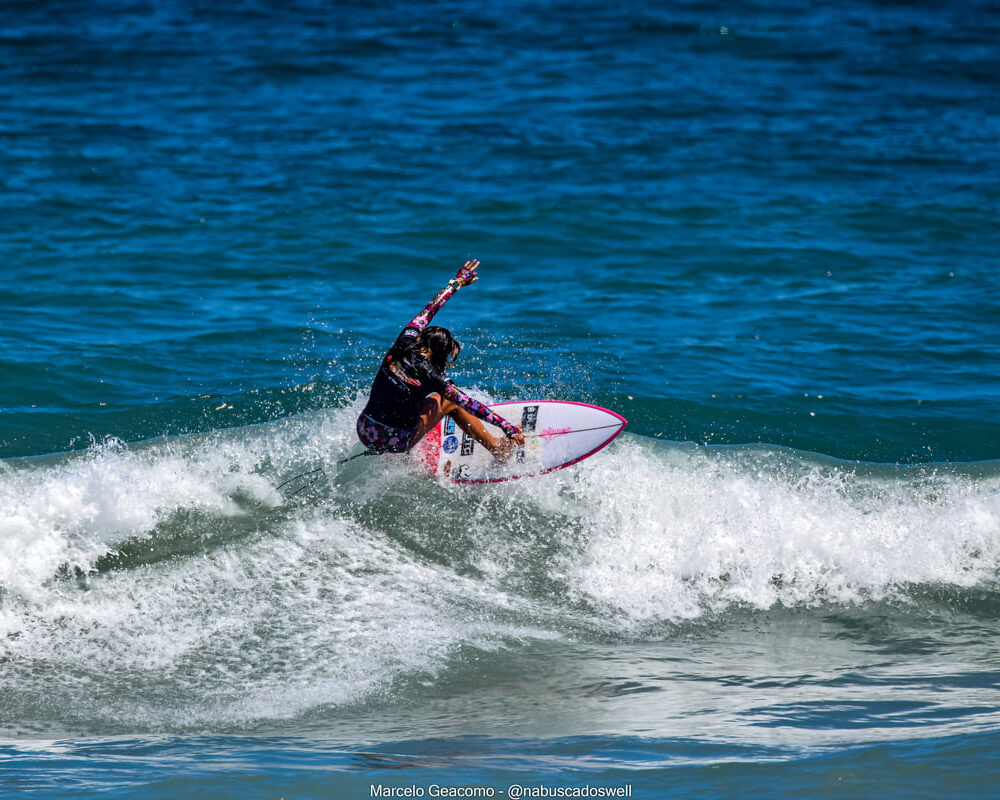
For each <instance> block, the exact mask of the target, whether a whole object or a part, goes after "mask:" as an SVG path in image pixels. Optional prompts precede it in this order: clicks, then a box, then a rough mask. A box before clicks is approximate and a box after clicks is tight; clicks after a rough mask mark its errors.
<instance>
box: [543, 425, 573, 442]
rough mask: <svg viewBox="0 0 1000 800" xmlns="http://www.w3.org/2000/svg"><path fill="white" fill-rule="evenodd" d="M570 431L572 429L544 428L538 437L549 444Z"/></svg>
mask: <svg viewBox="0 0 1000 800" xmlns="http://www.w3.org/2000/svg"><path fill="white" fill-rule="evenodd" d="M572 430H573V429H572V428H546V429H545V430H544V431H542V432H541V433H540V434H538V436H539V438H542V439H544V440H545V441H546V442H551V441H552V440H553V439H555V438H556V437H557V436H562V435H563V434H564V433H569V432H570V431H572Z"/></svg>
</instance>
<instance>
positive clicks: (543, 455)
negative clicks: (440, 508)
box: [417, 400, 626, 483]
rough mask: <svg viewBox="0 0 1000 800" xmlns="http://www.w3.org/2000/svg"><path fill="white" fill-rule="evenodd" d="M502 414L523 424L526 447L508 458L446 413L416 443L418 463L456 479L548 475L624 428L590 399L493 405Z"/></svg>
mask: <svg viewBox="0 0 1000 800" xmlns="http://www.w3.org/2000/svg"><path fill="white" fill-rule="evenodd" d="M490 408H492V409H494V410H495V411H496V412H497V413H498V414H499V415H500V416H502V417H503V418H504V419H509V420H510V421H511V422H514V423H515V424H518V425H520V427H521V430H522V432H523V433H524V438H525V442H524V447H517V448H516V449H515V451H514V452H513V453H512V454H511V456H510V458H509V459H507V461H506V462H503V463H501V462H499V461H497V460H496V459H495V458H494V457H493V456H492V455H491V454H490V453H489V451H488V450H486V448H485V447H483V446H482V445H481V444H479V443H478V442H476V441H475V440H474V439H472V437H470V436H468V435H467V434H466V433H465V432H464V431H462V430H461V429H457V430H456V428H455V424H454V420H452V419H451V418H450V417H447V418H445V419H444V420H443V421H442V422H441V423H440V424H438V426H437V427H436V428H434V429H433V430H431V431H429V432H428V434H427V435H426V436H425V437H424V438H423V439H422V440H421V441H420V443H419V444H418V445H417V458H418V460H419V462H420V464H421V465H422V466H423V467H424V468H425V469H427V470H428V471H429V472H431V473H432V474H435V475H438V476H439V477H441V478H442V479H445V480H450V481H454V482H455V483H493V482H496V481H509V480H515V479H517V478H527V477H530V476H532V475H544V474H545V473H547V472H553V471H554V470H557V469H563V468H564V467H568V466H570V465H572V464H576V463H577V462H579V461H582V460H583V459H585V458H589V457H590V456H592V455H594V453H596V452H598V451H599V450H602V449H603V448H605V447H607V446H608V445H609V444H610V443H611V442H612V441H613V440H614V439H615V437H617V436H618V435H619V434H620V433H621V432H622V430H624V428H625V425H626V421H625V418H624V417H622V416H621V415H620V414H616V413H615V412H614V411H609V410H608V409H606V408H601V407H599V406H592V405H589V404H588V403H575V402H571V401H568V400H530V401H520V400H519V401H514V402H508V403H495V404H493V405H491V406H490Z"/></svg>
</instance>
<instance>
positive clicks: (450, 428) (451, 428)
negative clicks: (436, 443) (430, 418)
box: [444, 417, 455, 436]
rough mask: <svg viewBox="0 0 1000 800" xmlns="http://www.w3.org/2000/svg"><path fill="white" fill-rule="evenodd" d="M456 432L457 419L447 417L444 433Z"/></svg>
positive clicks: (446, 434)
mask: <svg viewBox="0 0 1000 800" xmlns="http://www.w3.org/2000/svg"><path fill="white" fill-rule="evenodd" d="M454 432H455V420H454V419H452V418H451V417H447V418H446V419H445V421H444V435H445V436H450V435H451V434H453V433H454Z"/></svg>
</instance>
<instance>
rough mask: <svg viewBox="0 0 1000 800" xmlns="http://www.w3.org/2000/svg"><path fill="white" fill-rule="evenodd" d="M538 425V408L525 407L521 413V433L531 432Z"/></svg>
mask: <svg viewBox="0 0 1000 800" xmlns="http://www.w3.org/2000/svg"><path fill="white" fill-rule="evenodd" d="M537 423H538V406H525V407H524V411H522V412H521V431H522V432H524V431H533V430H534V429H535V425H536V424H537Z"/></svg>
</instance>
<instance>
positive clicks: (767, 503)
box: [562, 438, 1000, 626]
mask: <svg viewBox="0 0 1000 800" xmlns="http://www.w3.org/2000/svg"><path fill="white" fill-rule="evenodd" d="M778 456H780V458H778ZM789 458H792V457H791V456H789V455H788V454H780V453H774V452H770V453H769V452H768V451H766V450H761V451H760V452H758V453H750V454H748V453H747V452H746V451H743V452H740V451H726V450H714V451H713V450H707V449H702V450H691V449H683V448H681V449H678V448H674V449H672V450H671V449H666V448H663V447H660V448H654V447H650V446H648V445H646V446H643V445H642V444H641V443H640V442H639V441H638V440H636V439H634V438H633V439H631V440H627V439H626V440H624V441H623V442H622V443H621V446H619V447H618V448H616V450H615V451H614V452H613V453H609V454H608V456H607V457H605V458H602V459H594V460H593V461H591V462H587V464H586V465H583V469H581V470H579V472H578V474H577V476H576V481H575V482H574V484H573V486H572V490H571V491H570V492H569V493H568V494H567V497H569V498H572V501H573V502H579V503H581V504H582V506H583V509H582V510H581V511H580V512H578V514H579V516H580V517H581V518H582V519H584V520H585V527H586V529H587V536H586V544H585V546H584V547H582V548H581V549H579V550H576V551H574V550H572V549H567V550H566V552H565V554H564V559H563V565H562V569H563V574H564V576H565V578H566V580H568V581H569V582H570V583H571V584H572V587H573V589H574V591H575V592H577V593H578V594H579V595H580V596H582V597H584V598H586V599H588V600H589V601H591V602H593V603H596V604H598V605H600V606H602V607H604V608H606V609H611V610H613V611H614V612H616V614H617V616H618V618H619V619H621V620H622V621H623V623H624V624H625V625H626V626H631V625H634V624H637V623H644V622H649V621H657V620H670V621H675V620H679V619H686V618H694V617H699V616H702V615H704V614H707V613H717V612H721V611H724V610H726V609H728V608H732V607H736V606H744V605H745V606H750V607H754V608H761V609H763V608H770V607H772V606H774V605H776V604H783V605H802V604H806V605H812V604H816V603H820V602H836V603H854V602H857V601H860V600H870V599H874V600H879V599H885V598H889V597H892V598H899V597H903V596H905V590H906V588H907V587H908V586H910V585H912V584H944V585H949V586H956V587H969V586H973V585H976V584H979V583H983V582H993V581H995V578H996V575H997V570H998V568H1000V480H998V479H997V478H991V479H982V480H980V479H974V478H972V477H970V476H968V475H962V474H961V473H955V472H953V471H940V472H938V473H934V472H933V471H931V472H930V473H928V472H927V470H926V469H921V468H911V469H908V470H906V469H891V468H888V467H887V468H884V469H881V470H869V471H868V472H869V474H867V475H865V474H861V473H858V472H856V471H854V470H852V469H851V468H850V467H849V465H846V464H841V465H831V464H824V463H819V462H818V461H817V462H811V461H810V459H809V458H808V457H806V456H801V457H800V460H798V461H797V462H795V463H793V465H792V468H790V469H789V468H788V466H787V465H783V464H782V462H787V461H788V459H789ZM611 487H614V488H611Z"/></svg>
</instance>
